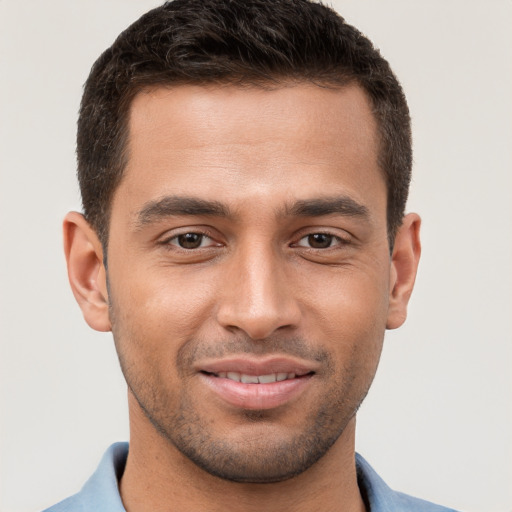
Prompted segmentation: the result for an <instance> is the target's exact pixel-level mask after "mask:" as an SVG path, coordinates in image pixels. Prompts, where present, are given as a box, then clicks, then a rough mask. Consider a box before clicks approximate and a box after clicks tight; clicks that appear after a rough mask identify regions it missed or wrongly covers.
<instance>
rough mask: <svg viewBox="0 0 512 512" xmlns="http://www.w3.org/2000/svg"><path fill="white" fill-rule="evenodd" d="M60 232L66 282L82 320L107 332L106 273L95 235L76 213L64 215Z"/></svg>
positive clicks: (108, 323) (108, 320) (101, 250)
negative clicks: (67, 279)
mask: <svg viewBox="0 0 512 512" xmlns="http://www.w3.org/2000/svg"><path fill="white" fill-rule="evenodd" d="M63 232H64V252H65V254H66V261H67V264H68V278H69V283H70V285H71V289H72V290H73V295H74V296H75V299H76V300H77V302H78V305H79V306H80V309H81V310H82V314H83V315H84V318H85V321H86V322H87V323H88V324H89V326H90V327H92V328H93V329H95V330H97V331H110V329H111V325H110V318H109V309H108V292H107V276H106V271H105V266H104V265H103V248H102V246H101V243H100V241H99V239H98V236H97V235H96V232H95V231H94V230H93V229H92V228H91V226H90V225H89V223H88V222H87V221H86V220H85V218H84V216H83V215H81V214H80V213H77V212H70V213H68V214H67V215H66V217H65V219H64V224H63Z"/></svg>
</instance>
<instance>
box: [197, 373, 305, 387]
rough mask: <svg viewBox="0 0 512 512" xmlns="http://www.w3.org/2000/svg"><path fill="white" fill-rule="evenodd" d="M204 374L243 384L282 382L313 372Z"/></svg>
mask: <svg viewBox="0 0 512 512" xmlns="http://www.w3.org/2000/svg"><path fill="white" fill-rule="evenodd" d="M201 373H203V374H205V375H210V376H212V377H217V378H219V379H229V380H232V381H234V382H241V383H243V384H272V383H274V382H283V381H285V380H292V379H300V378H302V377H306V376H308V375H313V374H314V372H313V371H311V372H306V373H303V374H296V373H295V372H278V373H267V374H265V375H249V374H247V373H242V372H233V371H229V372H227V371H226V372H218V373H213V372H207V371H202V372H201Z"/></svg>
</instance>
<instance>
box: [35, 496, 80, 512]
mask: <svg viewBox="0 0 512 512" xmlns="http://www.w3.org/2000/svg"><path fill="white" fill-rule="evenodd" d="M83 511H84V507H83V500H82V499H81V498H80V493H78V494H74V495H73V496H70V497H69V498H66V499H65V500H63V501H61V502H60V503H57V504H56V505H53V506H51V507H50V508H47V509H46V510H43V512H83Z"/></svg>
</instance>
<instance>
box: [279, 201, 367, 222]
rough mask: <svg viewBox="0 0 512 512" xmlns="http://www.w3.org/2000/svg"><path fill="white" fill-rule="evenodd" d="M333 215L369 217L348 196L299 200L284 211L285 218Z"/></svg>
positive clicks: (360, 205) (360, 206)
mask: <svg viewBox="0 0 512 512" xmlns="http://www.w3.org/2000/svg"><path fill="white" fill-rule="evenodd" d="M333 214H337V215H343V216H347V217H361V218H368V217H369V212H368V208H366V206H364V205H362V204H360V203H358V202H357V201H355V200H354V199H352V198H351V197H348V196H337V197H326V198H321V199H301V200H299V201H296V202H295V203H293V204H292V205H290V206H289V207H288V208H286V210H285V215H286V216H297V217H321V216H323V215H333Z"/></svg>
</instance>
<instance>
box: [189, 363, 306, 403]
mask: <svg viewBox="0 0 512 512" xmlns="http://www.w3.org/2000/svg"><path fill="white" fill-rule="evenodd" d="M205 366H206V368H205V367H204V366H203V368H201V370H200V371H199V376H200V377H201V379H202V381H203V382H204V383H205V384H206V385H207V386H208V388H209V389H210V390H211V391H213V393H214V395H215V396H216V397H217V398H220V399H221V400H222V402H224V403H225V404H228V405H230V406H232V407H235V408H239V409H251V410H257V409H258V410H265V409H273V408H276V407H279V406H282V405H284V404H286V403H289V402H291V401H292V400H295V399H296V398H298V397H299V396H300V395H301V394H302V393H303V392H305V391H306V389H307V388H308V385H309V384H310V383H311V381H312V380H313V379H312V378H313V377H314V375H315V371H313V370H311V369H310V368H306V367H305V366H304V365H299V364H293V363H291V362H290V361H284V360H273V361H266V362H264V363H261V362H254V361H249V362H248V361H239V360H234V361H229V362H226V361H224V362H217V363H212V364H208V365H205ZM237 366H238V368H236V367H237Z"/></svg>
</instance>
